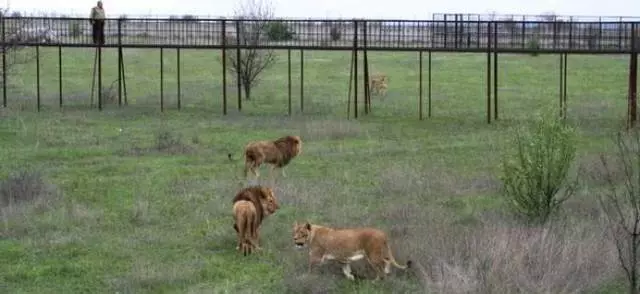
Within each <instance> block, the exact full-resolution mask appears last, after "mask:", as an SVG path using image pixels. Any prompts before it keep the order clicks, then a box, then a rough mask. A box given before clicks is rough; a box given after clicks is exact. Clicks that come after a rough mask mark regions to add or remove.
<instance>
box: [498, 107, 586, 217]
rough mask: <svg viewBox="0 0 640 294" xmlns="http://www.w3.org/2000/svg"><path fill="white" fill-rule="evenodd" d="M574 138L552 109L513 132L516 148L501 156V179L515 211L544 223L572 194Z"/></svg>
mask: <svg viewBox="0 0 640 294" xmlns="http://www.w3.org/2000/svg"><path fill="white" fill-rule="evenodd" d="M554 114H555V115H554ZM573 140H574V130H573V128H572V127H570V126H567V125H566V124H564V122H563V121H562V119H561V118H560V117H559V116H558V115H557V113H553V112H551V111H550V112H548V113H544V114H543V115H540V116H539V117H538V118H537V121H536V123H535V124H534V125H533V126H532V127H531V128H530V129H529V130H518V131H517V132H516V134H515V136H514V146H513V147H514V149H515V150H513V152H511V153H510V154H508V155H507V156H505V158H504V159H503V162H502V175H501V180H502V182H503V192H504V194H505V196H506V198H507V201H508V203H509V205H510V207H511V208H512V209H513V210H514V211H515V212H516V213H517V214H519V215H521V216H524V217H525V218H527V220H528V221H531V222H539V223H544V222H546V221H547V220H548V219H549V217H550V216H551V214H552V213H553V212H554V211H555V210H557V209H558V208H559V207H560V205H561V204H562V203H563V202H564V201H565V200H567V199H568V198H569V197H570V196H571V195H572V194H573V191H574V187H575V186H574V183H573V182H570V181H569V175H568V172H569V167H570V166H571V163H572V162H573V159H574V157H575V152H576V148H575V145H574V141H573Z"/></svg>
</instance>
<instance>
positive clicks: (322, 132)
mask: <svg viewBox="0 0 640 294" xmlns="http://www.w3.org/2000/svg"><path fill="white" fill-rule="evenodd" d="M300 133H301V134H302V137H303V138H304V139H305V140H327V139H329V140H339V139H346V138H356V137H359V136H361V135H362V133H363V130H362V127H361V126H360V124H359V123H358V122H354V121H347V120H309V121H306V122H304V123H303V124H302V127H301V130H300Z"/></svg>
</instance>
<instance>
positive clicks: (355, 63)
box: [353, 19, 358, 118]
mask: <svg viewBox="0 0 640 294" xmlns="http://www.w3.org/2000/svg"><path fill="white" fill-rule="evenodd" d="M353 56H354V59H353V80H354V87H353V106H354V107H353V118H358V21H357V20H355V19H354V20H353Z"/></svg>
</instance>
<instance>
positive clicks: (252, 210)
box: [233, 186, 279, 256]
mask: <svg viewBox="0 0 640 294" xmlns="http://www.w3.org/2000/svg"><path fill="white" fill-rule="evenodd" d="M278 208H279V206H278V202H277V200H276V197H275V195H274V193H273V190H272V189H271V188H269V187H262V186H253V187H248V188H244V189H242V190H240V191H239V192H238V193H237V194H236V196H235V197H234V198H233V219H234V221H235V223H234V224H233V229H234V230H235V231H236V233H237V236H238V244H237V246H236V250H241V251H242V254H243V255H245V256H246V255H249V254H251V251H252V250H253V249H256V250H260V246H259V245H258V242H259V234H260V232H259V228H260V224H262V221H263V220H264V218H266V217H267V216H269V215H271V214H273V213H275V212H276V210H277V209H278Z"/></svg>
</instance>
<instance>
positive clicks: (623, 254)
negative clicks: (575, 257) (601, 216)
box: [598, 130, 640, 294]
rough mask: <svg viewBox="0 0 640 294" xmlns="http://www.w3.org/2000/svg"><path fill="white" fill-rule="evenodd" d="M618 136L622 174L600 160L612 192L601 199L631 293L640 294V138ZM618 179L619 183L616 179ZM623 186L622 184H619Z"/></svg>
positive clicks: (637, 135) (636, 136)
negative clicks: (639, 257)
mask: <svg viewBox="0 0 640 294" xmlns="http://www.w3.org/2000/svg"><path fill="white" fill-rule="evenodd" d="M625 137H626V136H623V135H622V134H621V133H619V134H618V136H617V138H616V140H615V142H616V147H617V148H616V149H617V159H618V160H617V161H618V162H616V163H617V164H618V165H619V167H618V168H617V169H621V172H620V173H617V172H615V171H614V170H612V169H611V168H610V165H609V162H608V160H606V159H605V157H604V155H601V156H600V160H601V161H602V164H603V166H604V169H605V178H606V181H607V183H608V186H609V191H608V192H607V193H603V195H601V196H600V197H599V198H598V199H599V203H600V206H601V207H602V209H603V210H604V212H605V215H606V218H607V221H608V224H609V228H610V232H611V234H612V236H613V238H612V239H613V240H614V242H615V245H616V249H617V252H618V260H619V262H620V266H621V267H622V269H623V270H624V272H625V275H626V277H627V281H628V282H629V293H633V294H635V293H639V289H638V288H639V287H638V286H639V285H638V270H639V269H638V249H639V248H640V149H639V147H640V134H638V131H637V130H631V135H630V136H628V138H625ZM616 174H618V175H620V174H621V175H622V176H618V178H621V179H619V180H618V181H616V178H615V177H614V175H616ZM620 182H622V183H620Z"/></svg>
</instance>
